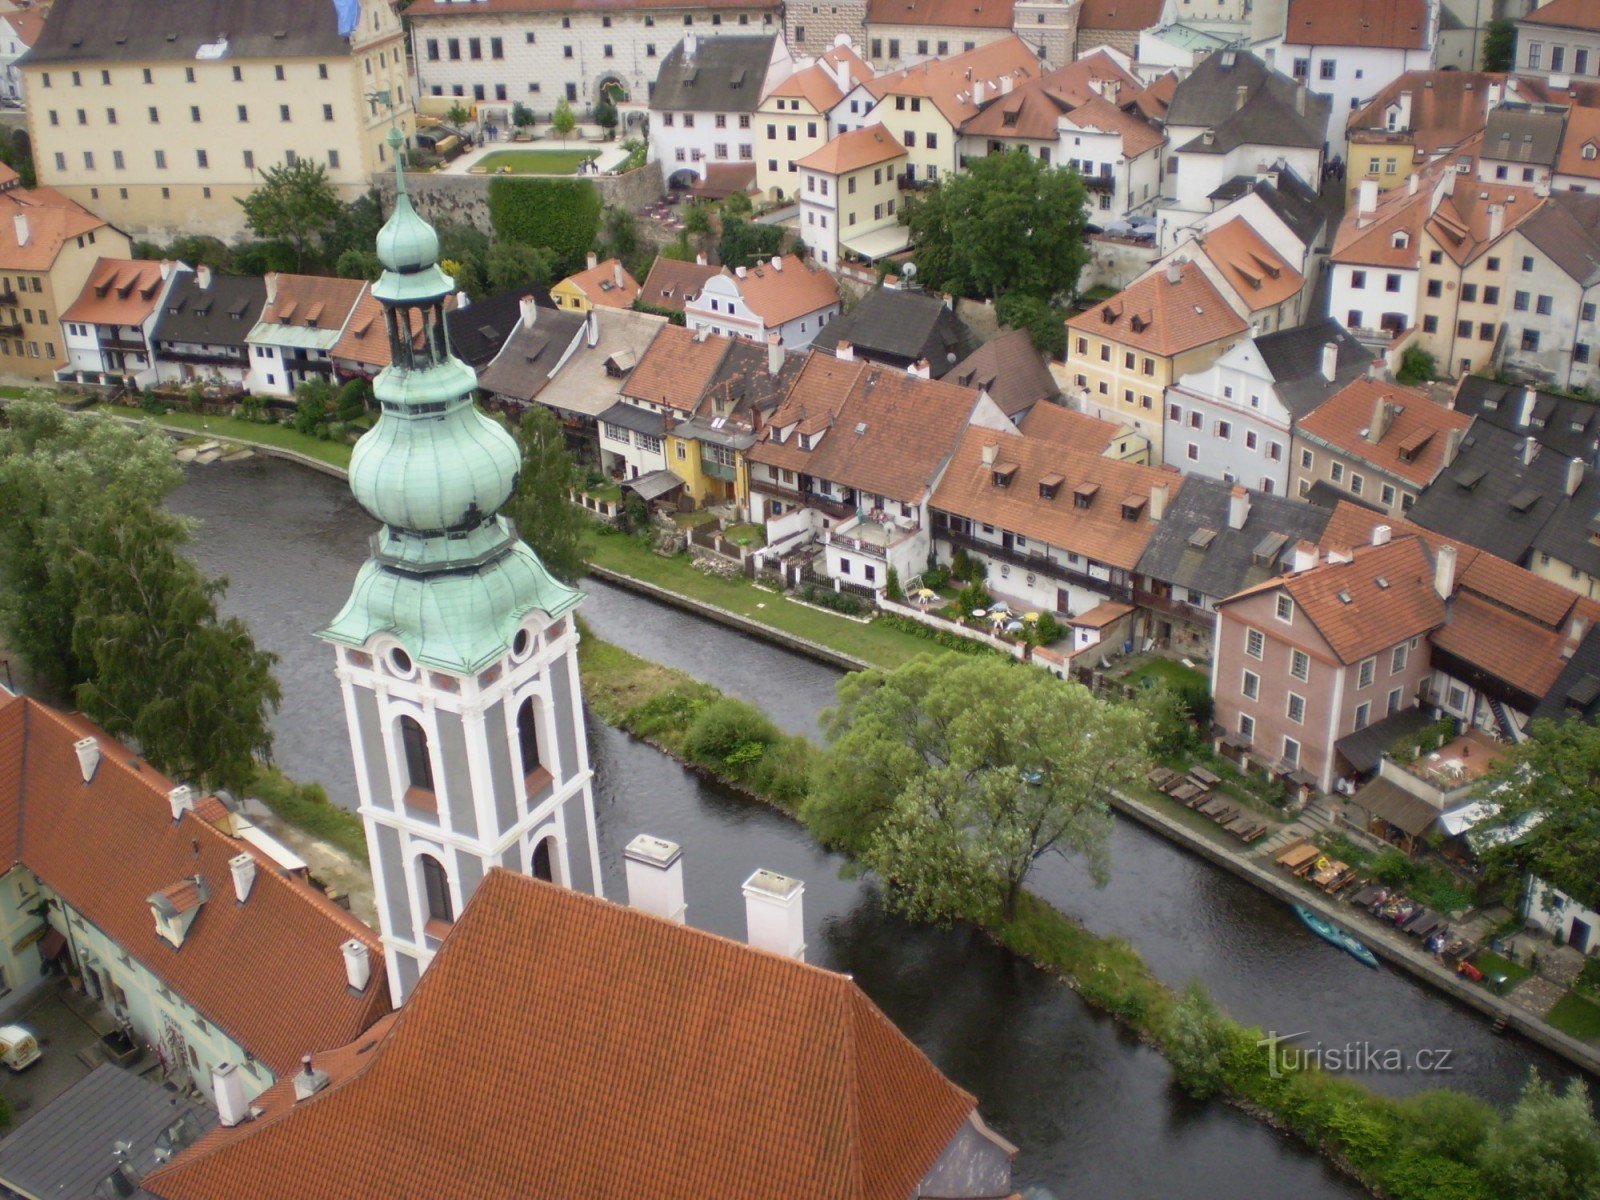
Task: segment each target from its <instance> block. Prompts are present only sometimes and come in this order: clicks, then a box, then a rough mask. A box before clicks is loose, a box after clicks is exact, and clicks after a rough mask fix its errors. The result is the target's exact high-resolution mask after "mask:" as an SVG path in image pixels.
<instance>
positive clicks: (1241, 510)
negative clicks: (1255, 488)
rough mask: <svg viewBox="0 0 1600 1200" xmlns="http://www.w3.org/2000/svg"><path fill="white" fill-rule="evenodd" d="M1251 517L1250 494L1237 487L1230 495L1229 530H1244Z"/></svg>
mask: <svg viewBox="0 0 1600 1200" xmlns="http://www.w3.org/2000/svg"><path fill="white" fill-rule="evenodd" d="M1249 517H1250V493H1249V492H1247V491H1245V490H1244V488H1242V487H1236V488H1234V489H1233V490H1232V491H1231V492H1229V493H1228V528H1229V529H1243V528H1244V523H1245V521H1246V520H1248V519H1249Z"/></svg>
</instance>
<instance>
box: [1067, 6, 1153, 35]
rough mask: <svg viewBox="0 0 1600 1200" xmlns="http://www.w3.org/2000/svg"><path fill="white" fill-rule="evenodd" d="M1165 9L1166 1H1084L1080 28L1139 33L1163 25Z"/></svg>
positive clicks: (1079, 21) (1079, 16)
mask: <svg viewBox="0 0 1600 1200" xmlns="http://www.w3.org/2000/svg"><path fill="white" fill-rule="evenodd" d="M1165 7H1166V4H1165V0H1083V8H1082V10H1081V11H1080V12H1079V13H1078V28H1079V29H1080V30H1082V29H1097V30H1098V29H1111V30H1121V31H1124V32H1128V33H1138V32H1140V31H1141V30H1145V29H1153V28H1155V26H1157V25H1159V24H1161V11H1162V9H1163V8H1165Z"/></svg>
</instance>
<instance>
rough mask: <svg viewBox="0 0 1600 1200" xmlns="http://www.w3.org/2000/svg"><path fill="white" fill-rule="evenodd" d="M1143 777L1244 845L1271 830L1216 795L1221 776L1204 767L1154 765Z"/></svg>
mask: <svg viewBox="0 0 1600 1200" xmlns="http://www.w3.org/2000/svg"><path fill="white" fill-rule="evenodd" d="M1145 778H1146V780H1148V782H1149V783H1150V784H1151V786H1152V787H1154V788H1155V789H1156V790H1157V791H1159V792H1162V793H1164V794H1166V795H1168V796H1170V797H1171V798H1172V799H1174V800H1176V801H1177V802H1178V803H1179V804H1182V805H1183V806H1184V807H1185V808H1192V809H1194V811H1196V812H1198V813H1199V814H1200V815H1201V816H1203V817H1209V818H1210V819H1211V820H1212V821H1215V822H1216V823H1217V824H1218V825H1220V826H1221V827H1222V828H1223V830H1224V831H1225V832H1227V833H1231V834H1232V835H1233V836H1234V837H1236V838H1238V839H1239V840H1240V841H1241V842H1243V843H1244V844H1245V845H1247V846H1248V845H1250V844H1251V843H1252V842H1256V841H1259V840H1260V839H1261V838H1263V837H1265V836H1266V835H1267V834H1268V833H1270V832H1272V829H1273V825H1272V823H1271V822H1270V821H1267V820H1265V819H1263V818H1261V817H1258V816H1257V815H1256V814H1255V813H1253V812H1251V811H1250V810H1249V809H1247V808H1246V807H1245V806H1244V805H1243V804H1241V803H1240V802H1238V801H1236V800H1234V799H1232V798H1231V797H1228V796H1224V795H1218V794H1217V792H1216V791H1215V789H1216V788H1217V786H1218V785H1219V784H1220V783H1221V782H1222V777H1221V776H1220V775H1218V774H1216V773H1215V772H1213V771H1208V770H1207V769H1206V768H1205V767H1190V768H1189V770H1188V771H1187V772H1182V771H1174V770H1173V769H1172V768H1171V767H1157V768H1156V769H1155V770H1153V771H1151V772H1150V773H1149V774H1148V775H1147V776H1145Z"/></svg>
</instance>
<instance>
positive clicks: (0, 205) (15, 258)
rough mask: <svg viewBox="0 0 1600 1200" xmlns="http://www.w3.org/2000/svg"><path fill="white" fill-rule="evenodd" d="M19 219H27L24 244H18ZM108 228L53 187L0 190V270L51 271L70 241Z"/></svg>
mask: <svg viewBox="0 0 1600 1200" xmlns="http://www.w3.org/2000/svg"><path fill="white" fill-rule="evenodd" d="M18 216H23V217H26V218H27V240H26V242H23V243H19V242H18V241H17V220H16V218H17V217H18ZM105 228H109V226H108V225H107V224H106V222H105V221H104V220H102V219H101V218H99V217H97V216H95V215H94V214H93V213H92V212H90V211H89V210H88V209H86V208H84V207H83V206H82V205H80V204H77V203H76V202H74V201H72V200H68V199H67V198H66V197H65V196H63V195H62V194H61V193H60V192H58V191H56V190H55V189H54V188H48V187H41V188H21V187H10V188H7V189H6V190H5V191H0V271H48V270H49V269H50V268H51V266H52V265H54V263H55V261H56V255H58V254H59V253H60V252H61V247H62V244H63V243H65V242H66V241H67V240H68V239H73V238H81V237H83V236H84V235H85V234H87V233H90V232H93V231H94V230H98V229H105Z"/></svg>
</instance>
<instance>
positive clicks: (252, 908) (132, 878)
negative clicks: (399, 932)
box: [0, 699, 389, 1075]
mask: <svg viewBox="0 0 1600 1200" xmlns="http://www.w3.org/2000/svg"><path fill="white" fill-rule="evenodd" d="M86 735H87V736H93V737H95V738H96V740H97V741H98V742H99V743H100V749H101V759H100V764H99V766H98V768H97V769H96V771H95V774H94V777H93V779H92V781H91V782H90V783H88V784H85V783H84V782H83V776H82V773H81V770H80V768H79V764H78V757H77V754H76V752H75V751H74V749H73V745H74V743H75V742H76V741H77V740H78V739H79V738H81V737H84V736H86ZM171 788H172V783H171V781H170V780H168V779H166V778H164V777H163V776H161V775H160V774H158V773H157V772H156V771H155V769H154V768H152V767H150V766H149V765H148V764H145V763H142V762H141V761H139V760H138V759H137V758H135V757H134V756H133V754H132V752H131V751H130V750H128V749H127V748H126V747H124V746H121V745H119V744H118V743H117V742H116V741H115V740H114V739H112V738H111V736H110V735H109V734H107V733H105V732H104V731H103V730H98V729H95V727H94V726H92V725H90V724H89V723H88V722H87V721H85V720H83V719H82V718H81V717H66V716H64V715H62V714H60V713H57V712H55V711H53V710H52V709H50V708H47V707H45V706H44V705H42V704H40V703H38V702H37V701H35V700H28V699H20V700H13V701H10V702H8V703H6V704H5V705H4V706H3V707H0V852H3V855H0V856H3V857H4V860H5V862H6V863H7V864H9V863H12V862H17V861H20V862H22V863H23V864H25V865H26V866H27V867H28V868H29V869H30V870H32V871H33V872H34V873H35V874H36V875H38V876H39V878H40V879H42V880H43V881H44V882H45V883H46V884H47V885H48V886H49V887H50V888H51V889H52V890H53V891H55V892H56V893H58V894H59V895H60V896H61V897H62V899H64V900H65V901H66V902H67V903H68V904H70V905H71V906H72V907H73V908H75V909H77V910H78V911H79V912H81V913H82V914H83V915H84V916H85V917H86V918H87V919H88V920H90V921H92V922H93V923H94V924H95V925H96V926H98V927H99V928H100V929H101V930H102V931H103V932H104V933H105V934H106V935H107V936H108V937H109V938H111V940H112V941H114V942H116V943H117V944H118V945H119V946H120V947H122V949H123V951H124V952H125V953H127V954H128V955H130V956H131V957H133V958H135V959H137V960H139V962H140V963H141V964H142V965H143V966H144V967H145V968H146V969H147V970H148V971H149V972H150V973H151V974H152V975H154V976H155V977H156V978H157V979H159V980H160V981H161V982H162V983H163V984H165V985H166V986H168V987H170V988H172V989H173V990H174V991H175V992H177V993H179V994H180V995H182V996H183V997H184V999H185V1000H187V1001H188V1002H189V1003H190V1004H191V1005H193V1006H194V1009H195V1011H197V1012H198V1013H199V1014H200V1015H201V1016H203V1017H204V1018H205V1019H206V1020H207V1021H209V1022H211V1023H212V1024H213V1025H215V1026H216V1027H217V1028H218V1029H220V1030H221V1031H222V1032H223V1033H224V1034H226V1035H227V1036H228V1037H229V1038H231V1039H233V1040H234V1041H235V1042H237V1043H239V1044H240V1045H241V1046H243V1047H244V1048H245V1050H247V1051H248V1052H249V1053H251V1054H253V1055H254V1056H255V1057H256V1058H258V1059H260V1060H261V1061H262V1062H264V1063H266V1064H267V1066H269V1067H271V1068H272V1070H273V1071H275V1072H277V1073H278V1074H279V1075H282V1074H283V1073H284V1072H286V1071H289V1070H292V1069H293V1067H294V1065H295V1064H296V1063H297V1062H298V1061H299V1059H300V1056H301V1055H302V1054H304V1053H305V1052H306V1051H308V1050H311V1049H313V1048H315V1047H318V1046H332V1045H341V1044H343V1043H345V1042H347V1041H350V1040H351V1039H353V1038H354V1037H356V1036H357V1035H358V1034H360V1032H361V1031H362V1030H364V1029H366V1028H367V1027H368V1026H369V1025H371V1024H372V1022H373V1021H375V1020H377V1018H378V1017H380V1016H382V1015H383V1014H384V1013H385V1012H387V1011H388V1010H389V988H388V982H387V976H386V975H385V972H384V965H383V949H382V945H381V943H380V942H379V940H378V937H377V935H376V934H374V933H373V932H372V930H370V929H368V928H367V927H366V926H365V925H363V924H362V923H361V922H360V921H358V920H356V919H355V918H354V917H352V916H351V915H350V914H349V913H346V912H344V911H343V910H342V909H340V908H339V907H338V906H336V905H335V904H334V903H333V902H332V901H330V900H328V899H327V897H325V896H323V895H322V894H321V893H320V892H318V891H316V890H315V889H313V888H312V887H311V886H310V885H309V884H308V883H305V882H304V881H302V880H300V879H295V878H290V877H289V876H286V875H284V874H282V873H281V872H280V871H279V869H278V866H277V864H276V863H274V862H273V861H271V860H270V859H269V858H267V857H266V856H265V855H264V854H263V853H261V852H260V851H257V850H255V849H254V848H253V847H251V846H250V845H249V844H247V843H244V842H240V841H236V840H234V839H233V838H231V837H228V836H227V835H226V834H224V833H222V832H221V831H219V830H218V829H216V828H215V827H213V826H212V825H211V824H210V823H208V822H207V821H205V820H202V819H200V818H199V817H197V816H195V815H194V814H193V813H185V814H184V816H183V819H182V820H180V821H173V819H172V809H171V805H170V804H169V802H168V800H167V793H168V792H169V791H170V790H171ZM238 854H250V855H252V856H253V857H254V858H256V859H257V861H258V866H257V870H256V877H255V883H254V885H253V886H252V888H251V891H250V895H249V898H248V899H247V900H246V901H245V902H244V903H243V904H239V903H237V902H236V900H235V897H234V890H233V881H232V874H231V872H230V870H229V866H228V864H229V860H231V859H232V858H233V857H234V856H235V855H238ZM195 875H200V876H202V877H203V878H204V879H205V880H206V882H207V885H208V888H209V891H210V895H211V898H210V899H209V900H207V901H206V902H205V903H204V904H202V905H200V910H199V912H198V913H196V914H195V916H194V918H193V923H192V924H191V925H190V926H189V930H188V933H187V935H186V936H185V938H184V940H183V945H182V946H181V947H177V948H175V947H173V946H172V945H171V944H169V943H168V942H167V941H166V940H164V939H163V938H160V937H158V936H157V935H156V930H155V922H154V918H153V917H152V915H151V911H150V906H149V904H148V898H149V897H150V896H151V895H152V894H153V893H155V892H159V891H163V890H165V889H170V888H172V887H173V885H174V884H177V885H178V886H179V890H180V892H185V893H186V894H187V890H188V889H192V887H193V885H192V884H187V885H185V884H182V883H181V881H183V880H186V879H190V878H192V877H193V876H195ZM179 898H180V899H182V898H183V897H182V896H180V897H179ZM191 898H197V897H191ZM350 938H358V939H360V940H361V942H362V943H363V944H365V945H366V947H367V954H368V961H369V965H370V967H371V972H372V977H371V980H370V982H369V983H368V984H367V987H366V989H365V991H363V992H362V993H361V994H359V995H352V994H350V989H349V986H348V984H347V982H346V979H345V968H344V957H343V955H342V953H341V952H340V949H339V947H340V945H341V944H342V943H344V942H345V941H347V940H348V939H350Z"/></svg>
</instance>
